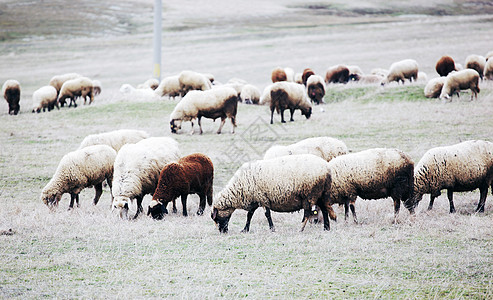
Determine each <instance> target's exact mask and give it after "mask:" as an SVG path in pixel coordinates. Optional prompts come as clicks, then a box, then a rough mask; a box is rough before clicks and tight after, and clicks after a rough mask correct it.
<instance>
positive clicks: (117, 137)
mask: <svg viewBox="0 0 493 300" xmlns="http://www.w3.org/2000/svg"><path fill="white" fill-rule="evenodd" d="M149 136H150V135H149V134H148V133H147V132H145V131H143V130H134V129H120V130H114V131H109V132H103V133H98V134H90V135H88V136H86V137H85V138H84V140H82V142H81V143H80V146H79V149H82V148H85V147H87V146H91V145H108V146H110V147H111V148H113V149H115V151H116V152H118V151H119V150H120V148H121V147H122V146H123V145H125V144H135V143H137V142H139V141H141V140H143V139H146V138H148V137H149Z"/></svg>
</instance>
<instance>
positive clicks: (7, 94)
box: [2, 79, 21, 115]
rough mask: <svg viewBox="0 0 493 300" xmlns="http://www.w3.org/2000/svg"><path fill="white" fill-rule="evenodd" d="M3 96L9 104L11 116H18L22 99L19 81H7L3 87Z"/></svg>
mask: <svg viewBox="0 0 493 300" xmlns="http://www.w3.org/2000/svg"><path fill="white" fill-rule="evenodd" d="M2 94H3V97H4V98H5V100H6V101H7V103H8V104H9V115H17V114H18V113H19V109H20V105H19V101H20V99H21V86H20V84H19V82H18V81H17V80H13V79H11V80H7V81H5V83H4V84H3V86H2Z"/></svg>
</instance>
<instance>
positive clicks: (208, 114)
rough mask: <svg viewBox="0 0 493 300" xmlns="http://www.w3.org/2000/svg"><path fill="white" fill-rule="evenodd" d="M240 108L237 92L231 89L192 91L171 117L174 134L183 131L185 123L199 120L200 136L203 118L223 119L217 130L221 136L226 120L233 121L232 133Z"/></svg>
mask: <svg viewBox="0 0 493 300" xmlns="http://www.w3.org/2000/svg"><path fill="white" fill-rule="evenodd" d="M237 108H238V98H237V93H236V91H235V90H234V89H233V88H231V87H217V88H214V89H211V90H208V91H191V92H189V93H188V94H187V95H186V96H185V97H183V99H182V100H181V101H180V102H179V103H178V104H177V105H176V106H175V109H174V110H173V112H172V113H171V116H170V127H171V132H172V133H177V130H179V129H181V123H182V122H183V121H190V122H191V123H192V133H193V120H194V119H195V118H197V119H198V123H199V128H200V134H202V133H203V131H202V124H201V118H202V117H205V118H209V119H213V120H216V119H217V118H221V125H220V126H219V129H218V130H217V133H218V134H220V133H221V130H222V128H223V126H224V123H225V122H226V118H230V119H231V123H232V124H233V130H232V133H234V132H235V127H236V112H237Z"/></svg>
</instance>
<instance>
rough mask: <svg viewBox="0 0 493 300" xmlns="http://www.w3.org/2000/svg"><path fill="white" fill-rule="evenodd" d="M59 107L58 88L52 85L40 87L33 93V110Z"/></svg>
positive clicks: (38, 110)
mask: <svg viewBox="0 0 493 300" xmlns="http://www.w3.org/2000/svg"><path fill="white" fill-rule="evenodd" d="M55 106H56V108H59V107H58V103H57V95H56V89H55V88H54V87H52V86H51V85H46V86H43V87H40V88H39V89H37V90H36V91H35V92H34V93H33V110H32V112H38V113H39V112H40V111H41V110H43V112H44V111H45V109H48V111H51V110H52V109H54V108H55Z"/></svg>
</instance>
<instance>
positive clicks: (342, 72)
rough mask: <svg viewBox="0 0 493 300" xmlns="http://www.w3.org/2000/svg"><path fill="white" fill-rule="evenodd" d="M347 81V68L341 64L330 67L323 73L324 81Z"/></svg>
mask: <svg viewBox="0 0 493 300" xmlns="http://www.w3.org/2000/svg"><path fill="white" fill-rule="evenodd" d="M348 81H349V69H348V68H347V67H346V66H343V65H337V66H333V67H330V68H329V69H328V70H327V72H326V73H325V83H327V84H329V83H347V82H348Z"/></svg>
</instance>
